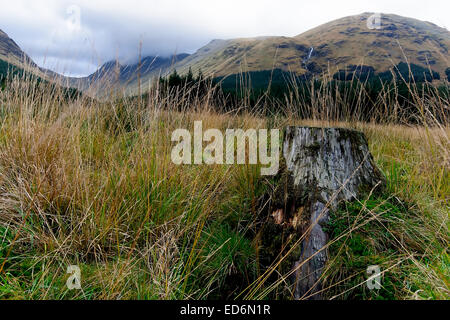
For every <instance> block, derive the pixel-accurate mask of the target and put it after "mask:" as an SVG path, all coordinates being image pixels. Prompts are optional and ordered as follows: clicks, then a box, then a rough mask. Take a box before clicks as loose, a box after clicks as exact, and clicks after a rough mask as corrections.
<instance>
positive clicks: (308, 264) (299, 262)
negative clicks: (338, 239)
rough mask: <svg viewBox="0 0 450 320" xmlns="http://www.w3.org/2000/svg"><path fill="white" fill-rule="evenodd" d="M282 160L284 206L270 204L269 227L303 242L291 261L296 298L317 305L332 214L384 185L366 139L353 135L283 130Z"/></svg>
mask: <svg viewBox="0 0 450 320" xmlns="http://www.w3.org/2000/svg"><path fill="white" fill-rule="evenodd" d="M283 159H284V162H285V167H284V169H283V172H282V173H281V174H282V175H284V177H285V180H284V183H286V184H287V185H285V186H284V187H283V188H281V192H279V193H281V194H279V197H278V198H280V199H282V201H278V202H277V201H275V202H274V204H275V206H274V207H273V208H272V212H273V213H272V217H273V223H275V224H278V225H284V226H285V227H284V228H283V229H284V231H283V232H285V231H286V230H287V229H286V227H287V228H288V230H289V231H288V232H290V233H297V236H300V237H302V239H303V240H302V242H301V250H298V251H294V257H293V260H292V259H291V260H290V261H291V263H292V264H293V265H291V266H292V267H291V268H293V269H292V270H291V274H292V283H293V294H294V297H295V298H296V299H302V298H310V299H321V295H320V292H319V291H320V290H321V283H320V276H321V275H322V272H323V269H324V267H325V264H326V262H327V257H328V251H327V248H326V244H327V241H328V235H327V233H326V232H325V230H324V226H325V224H326V223H327V222H328V220H329V214H330V210H335V209H336V208H337V206H338V204H339V203H340V202H341V201H352V200H354V199H355V198H358V197H359V196H361V194H362V193H365V192H370V191H371V190H372V189H374V188H378V187H380V188H382V187H383V186H384V184H385V180H384V177H383V175H382V174H381V172H380V171H379V169H378V168H377V167H376V165H375V163H374V161H373V157H372V155H371V154H370V152H369V148H368V143H367V140H366V138H365V136H364V134H363V133H361V132H358V131H355V130H350V129H344V128H312V127H287V128H286V131H285V137H284V143H283ZM275 198H277V197H275ZM281 202H282V203H281ZM295 255H297V256H295Z"/></svg>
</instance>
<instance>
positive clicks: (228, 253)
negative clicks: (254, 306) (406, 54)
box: [0, 75, 450, 299]
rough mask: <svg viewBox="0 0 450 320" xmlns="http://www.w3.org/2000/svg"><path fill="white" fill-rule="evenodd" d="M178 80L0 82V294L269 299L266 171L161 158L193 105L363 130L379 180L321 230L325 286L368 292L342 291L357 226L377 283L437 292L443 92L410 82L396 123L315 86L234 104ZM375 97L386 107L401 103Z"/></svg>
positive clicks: (410, 293) (212, 112)
mask: <svg viewBox="0 0 450 320" xmlns="http://www.w3.org/2000/svg"><path fill="white" fill-rule="evenodd" d="M191 90H193V89H191V88H184V89H182V90H177V91H176V92H171V93H169V94H167V93H166V94H162V91H160V90H158V89H153V90H151V91H150V93H149V96H148V98H147V100H146V101H141V100H140V99H138V100H136V99H128V98H122V99H111V100H108V101H102V102H99V101H97V100H95V99H91V98H88V97H86V96H83V97H80V98H77V99H75V100H70V99H69V100H67V99H65V98H64V97H63V91H62V89H59V88H58V87H56V88H55V87H52V86H49V85H48V84H46V83H42V82H41V83H37V82H36V80H35V79H33V78H28V77H27V76H26V75H24V76H23V77H15V78H14V79H12V80H11V81H10V82H9V83H8V85H7V87H6V89H5V90H3V91H0V270H1V271H0V281H1V282H2V285H1V286H0V297H1V298H7V299H15V298H23V299H66V298H71V299H77V298H85V299H208V298H235V297H241V298H242V297H245V298H261V299H262V298H267V297H271V298H281V296H279V295H277V292H278V290H277V288H278V287H280V286H285V283H286V281H285V280H286V276H285V275H283V274H280V275H279V276H278V278H277V279H276V280H275V281H272V280H270V281H272V282H270V281H269V280H267V279H268V278H267V277H265V276H264V275H266V274H267V273H268V272H269V273H273V272H276V270H275V269H273V268H272V269H271V268H268V269H267V268H266V269H265V267H264V266H262V265H261V264H260V258H259V255H258V252H259V242H258V238H257V236H256V235H257V233H258V230H259V228H260V225H258V223H257V221H258V219H257V217H258V216H259V215H260V214H261V210H262V209H261V207H260V203H261V199H264V196H265V195H266V193H267V188H268V187H269V186H270V181H268V179H265V178H262V177H261V176H260V175H259V171H258V170H259V168H258V166H250V165H240V166H237V165H236V166H231V165H224V166H219V165H202V166H196V165H192V166H176V165H174V164H173V163H172V162H171V160H170V152H171V147H172V144H171V142H170V137H171V133H172V131H173V130H175V129H177V128H187V129H190V130H192V128H193V122H194V121H196V120H202V121H203V127H204V129H207V128H218V129H221V130H224V129H226V128H242V129H247V128H256V129H258V128H266V127H276V128H283V127H284V126H286V125H288V124H289V125H292V124H298V125H321V126H345V127H352V128H356V129H358V130H362V131H363V132H364V133H365V134H366V135H367V137H368V140H369V143H370V148H371V151H372V153H373V155H374V157H375V159H376V161H377V163H378V164H379V166H380V167H381V169H382V170H383V172H384V173H385V175H386V176H387V180H388V193H387V196H386V197H385V198H382V199H370V198H367V199H365V200H364V199H363V200H361V202H360V205H359V207H358V206H356V208H353V207H352V208H346V209H343V210H342V212H341V213H340V214H341V215H340V217H341V218H342V217H347V218H346V222H345V221H344V222H345V223H344V222H343V223H341V224H339V227H340V228H341V229H342V230H341V229H340V233H339V234H336V237H335V238H332V239H331V241H330V247H329V248H330V254H331V259H330V263H329V266H328V267H327V272H325V273H324V281H325V284H326V285H325V289H326V290H324V294H325V295H326V296H327V297H330V298H339V297H347V298H358V297H359V298H371V296H370V294H367V293H363V294H367V295H362V296H361V295H359V296H358V295H356V296H352V295H351V293H352V292H359V291H358V288H361V287H362V286H363V283H364V281H363V278H362V277H361V270H362V271H365V269H362V267H359V268H347V267H348V264H349V263H351V262H352V261H357V260H358V259H359V258H360V257H361V256H364V255H362V254H359V255H358V253H355V252H353V251H352V250H353V247H352V246H351V245H348V243H349V242H351V241H353V240H352V237H353V235H358V239H360V238H361V239H363V240H364V242H361V243H363V244H365V245H366V244H367V243H368V242H367V241H369V240H368V239H369V238H370V237H373V239H372V240H373V241H372V243H371V244H370V245H371V246H373V254H372V255H370V257H372V256H378V257H379V258H380V259H379V261H380V264H382V265H383V270H385V272H386V274H389V277H390V278H389V279H391V278H392V279H394V280H392V279H391V282H392V283H393V284H391V287H389V288H388V289H389V290H390V291H389V292H392V296H388V297H389V298H397V299H405V298H448V293H449V289H448V271H449V260H448V200H449V199H448V197H449V194H450V192H449V173H448V172H449V171H448V169H449V167H448V165H449V157H448V156H449V155H448V152H449V140H448V137H449V126H448V122H446V121H445V122H442V121H436V112H441V111H442V110H444V111H445V110H446V111H445V112H448V105H449V101H448V100H447V101H444V100H442V98H440V97H439V96H437V95H435V96H422V95H419V94H418V93H416V94H415V103H416V105H417V108H418V109H419V110H421V115H422V119H421V121H420V122H419V123H417V124H415V125H406V124H404V125H400V124H392V123H383V124H375V123H362V122H359V121H357V120H358V119H359V117H358V115H357V114H356V115H350V116H351V117H349V120H350V121H346V122H342V121H341V120H342V117H341V114H342V112H344V111H345V110H344V109H343V107H344V106H345V101H346V100H345V98H342V97H341V98H339V99H341V100H339V101H340V102H339V101H337V100H336V97H332V96H331V95H329V94H327V92H326V91H323V90H321V91H319V92H317V93H314V95H313V97H314V99H313V100H312V102H311V103H309V104H302V103H301V101H299V100H295V99H289V97H288V98H287V100H286V103H285V104H284V105H280V106H279V107H280V112H279V113H277V114H272V115H269V116H267V114H266V113H263V112H260V111H252V110H249V108H248V107H247V105H245V101H244V102H243V105H242V107H241V108H238V109H239V110H240V111H239V112H228V113H220V112H217V111H216V110H220V109H221V106H220V105H215V104H216V103H217V101H215V100H214V99H211V96H212V92H211V94H206V95H203V96H196V95H195V94H194V92H192V91H191ZM211 90H213V89H211ZM411 90H412V92H413V93H414V87H411ZM294 95H295V92H293V93H292V95H291V97H292V96H294ZM362 95H364V93H363V92H362V93H361V96H362ZM383 95H384V93H383V92H382V93H380V101H383ZM192 97H195V98H192ZM384 97H386V99H387V95H385V96H384ZM361 101H363V100H361ZM384 103H385V105H384V106H380V110H384V112H386V110H393V108H394V109H395V108H399V106H396V105H394V106H393V105H392V104H391V101H389V100H386V101H384ZM263 109H264V108H263V107H261V106H260V107H259V108H256V110H263ZM299 110H301V112H299ZM439 110H441V111H439ZM389 112H390V111H389ZM445 112H444V114H445ZM300 113H302V114H309V115H311V117H310V118H311V119H307V120H305V119H300V118H299V114H300ZM396 120H398V119H396ZM386 122H388V121H386ZM396 123H398V121H396ZM393 199H394V200H395V201H396V199H399V201H400V202H399V203H402V206H403V203H408V204H410V205H408V206H407V208H406V209H405V210H403V209H402V210H403V211H400V213H401V214H397V211H398V210H400V209H398V206H400V205H398V206H397V205H392V206H386V203H392V202H393V201H394V200H393ZM380 208H381V209H380ZM355 212H356V214H355ZM394 213H395V214H394ZM344 220H345V219H344ZM338 221H341V220H338ZM367 221H369V222H377V223H378V224H377V225H376V226H374V228H373V230H375V233H370V234H369V231H364V232H366V233H363V234H360V233H359V232H360V231H361V229H363V228H364V226H365V225H367ZM386 234H388V236H386ZM342 240H345V241H342ZM361 241H362V240H361ZM353 242H354V241H353ZM369 242H370V241H369ZM386 248H389V250H390V251H389V256H388V257H386V256H383V251H385V250H386ZM391 249H392V250H391ZM364 257H365V259H366V260H367V259H369V260H370V257H369V258H367V255H366V256H364ZM349 259H350V260H349ZM351 259H353V260H351ZM366 260H365V261H364V262H363V263H367V262H370V261H366ZM349 261H350V262H349ZM73 264H77V265H79V266H80V267H81V270H82V280H81V281H82V290H79V291H77V290H68V289H67V287H66V285H65V281H66V279H67V277H68V275H67V274H66V273H65V272H66V268H67V266H68V265H73ZM403 266H404V267H403ZM346 268H347V269H348V270H347V271H345V270H346ZM354 279H356V282H355V280H354Z"/></svg>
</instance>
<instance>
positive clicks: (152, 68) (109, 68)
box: [69, 53, 189, 96]
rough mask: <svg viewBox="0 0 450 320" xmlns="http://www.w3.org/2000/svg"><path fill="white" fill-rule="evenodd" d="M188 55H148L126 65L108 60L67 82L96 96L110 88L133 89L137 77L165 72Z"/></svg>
mask: <svg viewBox="0 0 450 320" xmlns="http://www.w3.org/2000/svg"><path fill="white" fill-rule="evenodd" d="M188 56H189V55H188V54H187V53H182V54H178V55H173V56H171V57H158V56H148V57H144V58H142V59H141V61H140V62H137V63H134V64H127V65H121V64H120V63H119V62H118V61H108V62H106V63H105V64H103V65H102V66H101V67H100V68H99V69H98V70H97V71H95V72H94V73H93V74H91V75H89V76H87V77H83V78H70V79H69V83H70V85H71V86H73V87H76V88H79V89H81V90H83V91H85V90H90V91H91V92H92V93H93V94H94V95H96V96H101V95H104V94H107V92H104V91H105V90H106V91H108V89H110V88H116V89H117V88H118V87H119V88H125V89H128V91H130V90H131V91H133V89H136V90H137V87H138V86H139V78H142V79H147V80H148V79H152V78H154V77H158V76H159V75H162V74H165V73H166V72H167V70H169V69H170V68H171V67H172V66H173V65H174V64H176V63H177V62H179V61H182V60H183V59H185V58H186V57H188ZM142 83H144V82H142ZM142 83H141V84H142ZM141 87H142V88H144V87H143V86H141ZM146 87H147V85H146ZM146 87H145V88H146ZM131 93H132V92H131Z"/></svg>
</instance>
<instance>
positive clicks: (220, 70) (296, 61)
mask: <svg viewBox="0 0 450 320" xmlns="http://www.w3.org/2000/svg"><path fill="white" fill-rule="evenodd" d="M372 15H373V13H370V12H365V13H362V14H359V15H353V16H347V17H343V18H340V19H336V20H333V21H330V22H327V23H325V24H322V25H320V26H317V27H315V28H312V29H310V30H307V31H305V32H303V33H300V34H298V35H296V36H293V37H285V36H263V37H251V38H235V39H214V40H211V41H210V42H209V43H207V44H206V45H205V46H203V47H201V48H199V49H198V50H197V51H196V52H194V53H193V54H180V55H172V56H170V57H158V56H149V57H144V58H142V60H141V65H140V67H139V64H138V63H136V64H130V65H125V66H124V65H120V64H118V63H117V62H115V61H109V62H107V63H105V64H103V65H102V66H101V67H99V69H98V70H96V71H95V72H94V73H92V74H91V75H89V76H87V77H82V78H70V77H64V76H61V75H57V74H55V73H52V72H51V71H48V70H45V69H41V68H37V70H38V71H37V72H40V73H44V74H46V75H47V76H49V77H51V78H54V79H58V80H61V81H66V83H67V85H68V86H74V87H77V88H79V89H81V90H83V91H86V90H88V89H89V88H90V87H92V86H93V85H94V86H95V87H96V89H95V90H93V95H99V94H101V92H102V91H104V90H105V89H106V87H107V86H106V85H103V84H102V82H103V83H105V84H106V83H107V82H113V83H114V85H117V84H119V85H120V86H121V87H122V88H123V89H124V90H125V91H126V93H127V94H130V95H133V94H137V93H138V92H141V91H140V90H139V87H140V88H148V87H149V85H150V83H151V81H153V79H154V78H155V77H158V76H166V75H168V74H170V73H171V72H173V71H174V70H177V72H178V73H179V74H186V73H187V72H188V70H192V71H193V72H194V73H198V72H199V71H202V73H203V74H205V75H207V76H211V77H226V76H229V75H233V74H239V73H242V72H253V71H265V70H274V69H280V70H282V71H284V72H290V73H294V74H296V75H306V76H314V77H320V76H321V75H323V74H327V73H328V74H330V75H333V74H336V73H339V72H341V73H342V72H346V71H347V70H355V68H356V67H355V66H361V68H366V69H367V70H373V72H376V73H385V72H389V71H390V70H392V69H393V68H395V66H397V65H398V64H399V63H402V62H406V63H411V64H414V65H417V66H418V67H419V68H429V69H432V72H436V73H438V74H439V75H440V76H441V78H444V77H446V70H448V67H449V60H450V59H449V48H450V32H449V31H448V30H447V29H445V28H442V27H439V26H437V25H436V24H434V23H431V22H426V21H421V20H418V19H414V18H407V17H402V16H399V15H396V14H381V24H380V26H379V28H376V29H373V28H369V27H368V26H367V20H368V19H369V18H370V17H371V16H372ZM2 37H3V38H2ZM5 37H6V38H7V39H6V38H5ZM0 39H3V41H0V59H1V58H2V56H6V57H10V58H9V59H10V60H14V61H12V63H14V62H16V63H19V64H20V63H21V61H20V59H19V56H20V54H19V53H20V52H19V51H18V50H20V48H19V47H18V46H17V44H16V43H15V42H14V41H13V40H8V39H9V37H7V35H6V33H4V32H2V31H0ZM5 39H6V40H5ZM2 42H3V43H4V44H3V46H2ZM5 48H6V49H5ZM8 48H10V51H11V54H9V56H8V55H7V54H5V52H6V53H7V51H8ZM2 49H3V51H1V50H2ZM20 51H21V50H20ZM2 52H3V53H2ZM23 56H24V57H27V58H25V59H26V60H28V59H29V58H28V56H26V54H24V53H23ZM11 57H12V58H13V59H11ZM29 60H30V63H31V64H34V63H33V62H32V60H31V59H29ZM138 75H139V76H138Z"/></svg>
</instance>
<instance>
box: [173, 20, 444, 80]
mask: <svg viewBox="0 0 450 320" xmlns="http://www.w3.org/2000/svg"><path fill="white" fill-rule="evenodd" d="M371 15H372V13H363V14H360V15H356V16H350V17H345V18H342V19H338V20H335V21H332V22H329V23H326V24H324V25H321V26H319V27H316V28H314V29H311V30H309V31H307V32H305V33H302V34H299V35H297V36H295V37H260V38H240V39H231V40H213V41H211V42H210V43H209V44H207V45H206V46H204V47H202V48H200V49H199V50H198V51H197V52H195V53H194V54H192V55H191V56H189V57H187V58H186V59H184V60H182V61H180V62H178V63H177V64H175V65H174V66H173V69H176V70H177V71H178V72H179V73H181V74H182V73H185V72H187V70H188V69H189V68H191V69H192V70H193V72H194V73H196V72H198V70H202V72H203V73H204V74H207V75H214V76H215V77H223V76H227V75H231V74H237V73H240V72H256V71H265V70H272V69H280V70H282V71H286V72H293V73H295V74H297V75H308V74H309V75H320V74H321V73H322V72H326V73H330V74H331V75H333V74H335V73H336V72H339V70H340V71H341V72H342V71H344V72H345V71H349V72H351V71H354V70H355V69H358V67H357V66H363V68H365V69H366V70H371V71H372V72H373V73H382V72H389V69H391V68H392V67H394V66H397V65H399V63H401V62H408V63H410V64H413V65H415V66H417V68H418V70H422V69H421V68H426V69H428V68H431V69H432V70H433V71H435V72H436V73H439V76H440V77H441V78H444V77H446V75H445V70H446V69H447V68H448V66H449V48H450V32H449V31H448V30H446V29H444V28H441V27H438V26H436V25H435V24H433V23H430V22H424V21H420V20H416V19H412V18H405V17H401V16H398V15H393V14H382V15H381V26H380V28H379V29H369V28H368V27H367V20H368V19H369V17H370V16H371Z"/></svg>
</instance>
